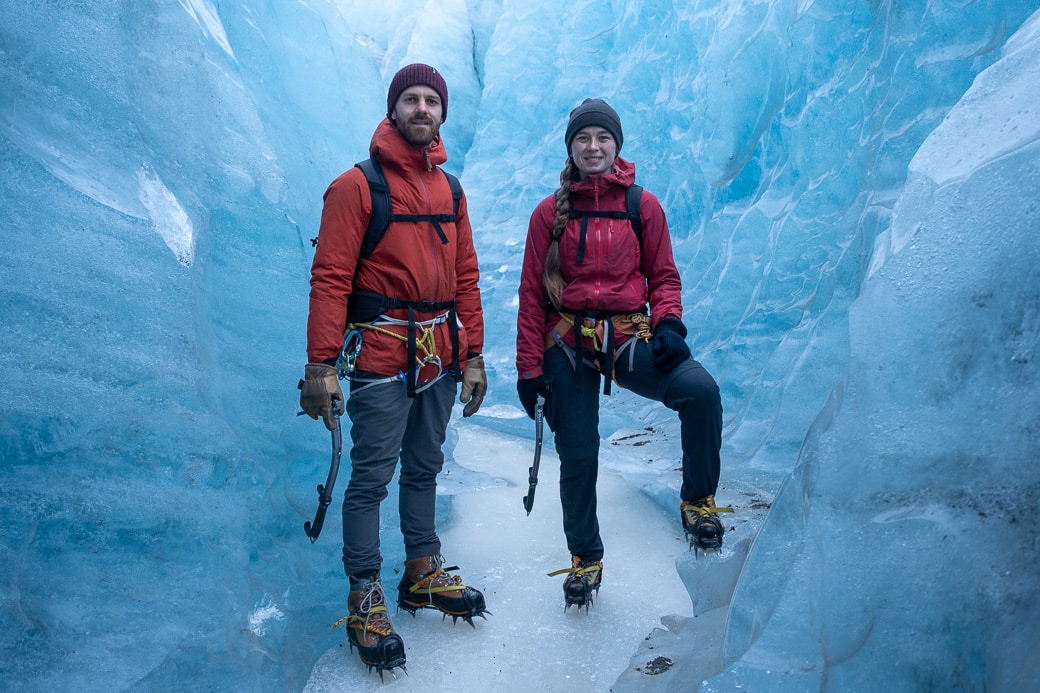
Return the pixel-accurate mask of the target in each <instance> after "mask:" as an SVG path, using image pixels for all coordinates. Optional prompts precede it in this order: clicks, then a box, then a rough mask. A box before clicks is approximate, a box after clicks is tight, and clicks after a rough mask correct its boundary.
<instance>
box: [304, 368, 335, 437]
mask: <svg viewBox="0 0 1040 693" xmlns="http://www.w3.org/2000/svg"><path fill="white" fill-rule="evenodd" d="M296 387H298V388H299V389H300V409H302V410H303V413H304V414H306V415H307V416H309V417H311V418H312V419H315V420H316V419H317V418H318V417H319V416H320V417H321V418H322V420H323V421H324V422H325V428H327V429H329V430H330V431H331V430H333V429H335V428H336V420H335V418H333V409H334V408H335V409H336V410H337V411H340V412H342V411H343V390H341V389H340V387H339V378H338V377H336V367H335V366H330V365H328V364H327V363H308V364H307V365H306V366H304V369H303V380H301V381H300V383H299V385H297V386H296ZM337 400H338V402H339V403H338V404H337V403H336V402H337Z"/></svg>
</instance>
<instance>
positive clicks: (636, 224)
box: [570, 185, 643, 262]
mask: <svg viewBox="0 0 1040 693" xmlns="http://www.w3.org/2000/svg"><path fill="white" fill-rule="evenodd" d="M642 195H643V188H642V186H639V185H630V186H628V189H627V190H626V191H625V211H624V212H587V211H578V210H574V209H572V210H571V212H570V218H571V219H581V236H579V237H578V262H583V261H584V260H585V232H586V229H587V227H588V223H589V217H600V218H603V219H628V220H629V221H630V222H631V223H632V231H634V232H635V234H636V239H637V240H639V241H640V242H642V239H643V236H642V234H643V222H642V220H641V219H640V218H639V200H640V198H641V197H642Z"/></svg>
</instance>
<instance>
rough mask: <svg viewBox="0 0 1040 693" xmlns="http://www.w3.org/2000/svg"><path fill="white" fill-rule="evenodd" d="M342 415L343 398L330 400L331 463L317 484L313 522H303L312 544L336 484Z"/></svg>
mask: <svg viewBox="0 0 1040 693" xmlns="http://www.w3.org/2000/svg"><path fill="white" fill-rule="evenodd" d="M342 415H343V400H340V399H334V400H332V418H333V421H334V422H335V425H334V426H333V427H332V463H331V464H330V465H329V476H328V477H327V478H326V479H325V483H324V484H318V510H317V512H315V513H314V522H304V523H303V531H304V532H306V533H307V536H308V537H310V538H311V543H312V544H313V543H314V542H316V541H317V540H318V535H319V534H321V527H322V525H324V524H325V511H326V510H328V509H329V506H330V505H331V504H332V487H333V486H335V485H336V475H337V474H339V457H340V453H342V452H343V429H342V428H341V427H340V425H339V417H340V416H342Z"/></svg>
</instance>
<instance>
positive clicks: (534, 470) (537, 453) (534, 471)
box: [524, 380, 552, 515]
mask: <svg viewBox="0 0 1040 693" xmlns="http://www.w3.org/2000/svg"><path fill="white" fill-rule="evenodd" d="M550 383H551V381H548V380H547V381H546V383H545V389H546V390H547V391H548V390H549V389H550V388H551V387H552V385H551V384H550ZM544 421H545V397H544V396H543V395H542V394H541V393H538V397H537V399H535V405H534V464H532V465H531V467H530V468H529V469H528V470H527V483H528V487H527V495H526V496H524V510H526V511H527V514H528V515H530V514H531V508H533V507H534V488H535V486H537V485H538V463H539V462H541V460H542V424H543V423H544Z"/></svg>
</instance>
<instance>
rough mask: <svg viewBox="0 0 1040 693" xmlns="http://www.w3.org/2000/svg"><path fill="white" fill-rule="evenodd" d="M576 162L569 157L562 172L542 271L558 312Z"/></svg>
mask: <svg viewBox="0 0 1040 693" xmlns="http://www.w3.org/2000/svg"><path fill="white" fill-rule="evenodd" d="M574 173H575V167H574V161H573V160H572V159H571V158H570V157H567V163H566V164H564V166H563V170H562V171H561V172H560V187H559V188H558V189H557V190H556V217H555V218H554V219H553V229H552V242H551V243H550V244H549V250H548V251H546V253H545V267H544V268H543V270H542V285H543V286H544V287H545V293H546V294H548V296H549V301H551V302H552V304H553V306H555V307H556V309H557V310H559V309H560V304H561V301H562V298H563V276H562V275H561V274H560V237H561V236H563V231H564V229H566V228H567V222H568V220H569V219H570V212H571V181H573V180H574Z"/></svg>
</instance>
